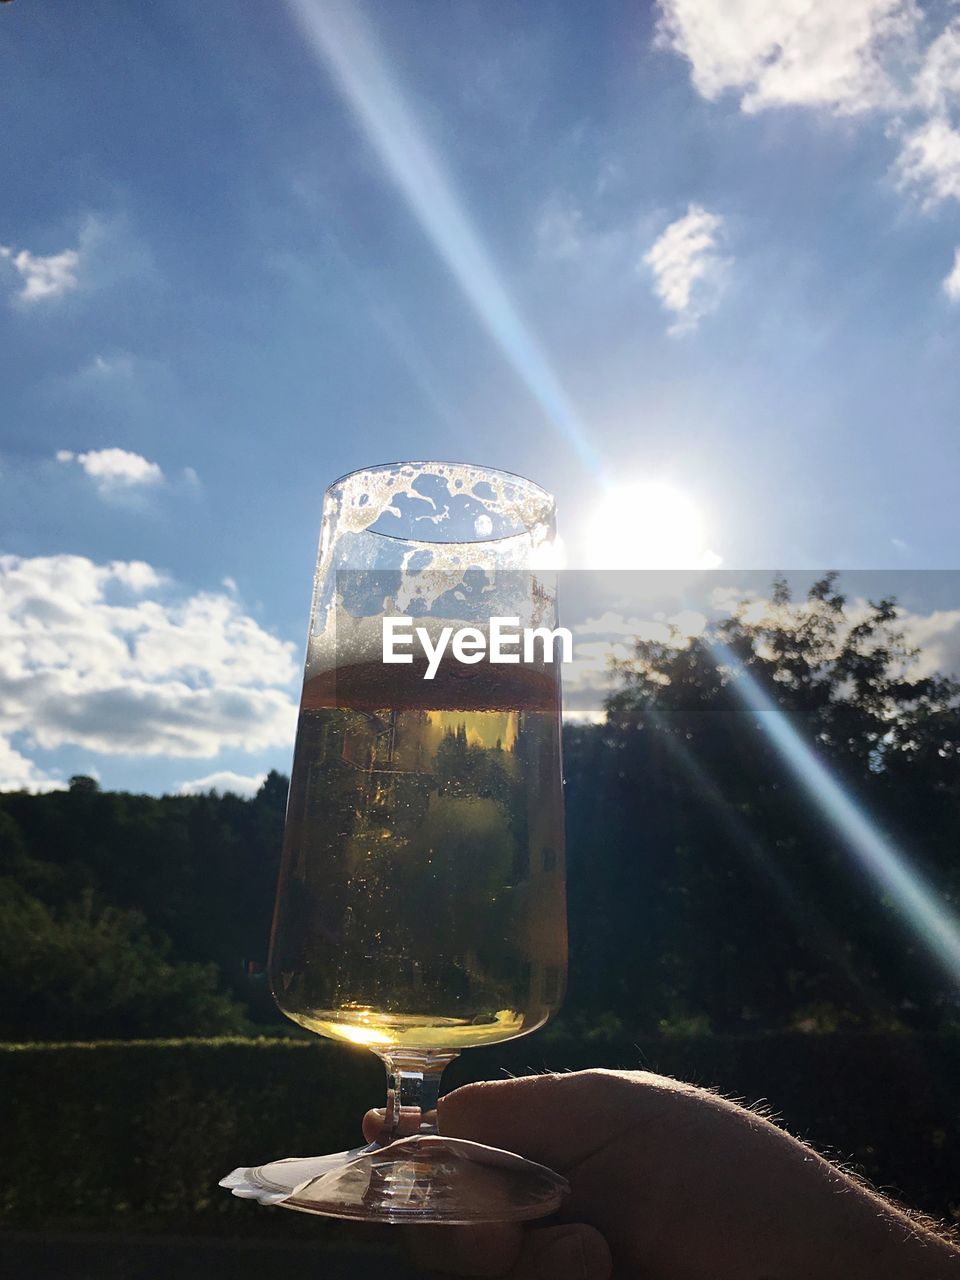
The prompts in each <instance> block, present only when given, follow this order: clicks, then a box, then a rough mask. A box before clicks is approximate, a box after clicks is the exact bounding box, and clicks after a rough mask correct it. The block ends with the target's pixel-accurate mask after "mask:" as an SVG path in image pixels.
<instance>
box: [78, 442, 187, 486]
mask: <svg viewBox="0 0 960 1280" xmlns="http://www.w3.org/2000/svg"><path fill="white" fill-rule="evenodd" d="M56 456H57V461H58V462H76V463H77V464H78V465H79V466H81V467H82V468H83V470H84V471H85V472H86V473H87V475H88V476H90V478H91V479H92V480H95V481H96V483H97V488H98V489H100V491H101V492H104V491H108V490H113V489H126V488H130V487H132V486H136V485H155V484H160V483H161V481H162V480H163V471H162V470H161V468H160V467H159V466H158V465H157V464H156V463H155V462H150V461H149V460H148V459H147V458H144V457H141V455H140V454H139V453H130V452H129V451H128V450H127V449H94V450H91V451H90V452H89V453H73V452H72V451H71V450H70V449H59V450H58V451H57V455H56Z"/></svg>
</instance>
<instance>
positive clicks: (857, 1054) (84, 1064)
mask: <svg viewBox="0 0 960 1280" xmlns="http://www.w3.org/2000/svg"><path fill="white" fill-rule="evenodd" d="M587 1066H612V1067H624V1068H640V1067H642V1068H644V1069H648V1070H658V1071H661V1072H664V1073H666V1074H670V1075H675V1076H678V1077H681V1078H684V1079H688V1080H693V1081H695V1082H697V1083H701V1084H707V1085H712V1086H716V1087H718V1088H720V1089H721V1090H723V1091H724V1092H725V1093H728V1094H731V1095H733V1096H737V1097H742V1098H746V1099H747V1100H749V1101H751V1102H755V1101H759V1100H765V1101H766V1102H767V1103H768V1104H769V1105H770V1107H771V1108H772V1109H773V1111H774V1112H775V1113H776V1114H777V1115H778V1116H779V1117H780V1118H781V1119H782V1121H783V1123H784V1124H785V1125H786V1126H787V1127H788V1128H789V1129H790V1130H791V1131H792V1132H794V1133H797V1134H799V1135H800V1136H802V1137H804V1138H807V1139H808V1140H810V1141H811V1142H813V1143H814V1144H815V1145H816V1146H817V1147H818V1148H819V1149H820V1150H824V1151H826V1152H827V1154H829V1155H831V1156H833V1157H834V1158H839V1159H841V1160H843V1161H844V1162H845V1163H847V1164H849V1165H852V1166H853V1167H855V1168H857V1169H858V1170H859V1171H860V1172H862V1173H864V1174H865V1175H866V1176H867V1177H868V1178H869V1179H870V1180H871V1181H872V1182H874V1183H875V1184H877V1185H880V1186H882V1187H884V1188H886V1189H888V1190H890V1191H892V1192H893V1193H895V1194H896V1195H898V1196H899V1197H900V1198H901V1199H903V1200H904V1201H906V1202H907V1203H908V1204H910V1205H912V1206H914V1207H916V1208H920V1209H924V1210H927V1211H928V1212H931V1213H933V1214H935V1215H937V1216H938V1217H941V1218H949V1217H951V1216H952V1217H954V1218H958V1217H960V1090H958V1089H957V1084H958V1083H960V1039H957V1038H949V1037H944V1038H935V1037H922V1036H913V1035H866V1034H865V1035H850V1034H842V1035H841V1034H834V1035H823V1036H803V1035H771V1036H765V1037H757V1038H753V1039H748V1038H723V1037H670V1038H663V1039H659V1040H656V1041H650V1040H643V1041H629V1040H620V1041H616V1042H612V1041H606V1042H604V1041H601V1040H596V1039H591V1040H580V1041H577V1042H574V1041H569V1040H563V1041H561V1040H556V1039H555V1040H553V1041H551V1040H550V1038H549V1035H546V1036H545V1035H542V1034H541V1035H538V1036H534V1037H532V1038H531V1039H529V1040H520V1041H516V1042H513V1043H510V1044H504V1045H499V1046H493V1047H491V1048H488V1049H477V1050H472V1051H470V1052H469V1053H467V1054H465V1055H464V1056H463V1057H462V1058H461V1059H460V1060H459V1061H458V1062H456V1063H454V1064H453V1065H452V1066H451V1068H450V1069H449V1071H448V1076H449V1085H450V1086H451V1087H452V1086H453V1085H455V1084H460V1083H463V1082H464V1081H466V1080H469V1079H481V1078H493V1077H495V1076H497V1075H499V1074H502V1073H503V1072H504V1071H508V1072H511V1073H514V1074H519V1073H522V1072H524V1071H527V1070H543V1069H550V1070H564V1069H577V1068H582V1067H587ZM382 1095H383V1072H382V1068H381V1066H380V1064H379V1062H378V1061H377V1060H376V1059H375V1058H374V1057H373V1055H372V1054H368V1053H365V1052H360V1051H355V1050H354V1051H352V1050H350V1049H348V1048H346V1047H343V1046H338V1045H333V1044H327V1043H323V1042H312V1041H301V1040H267V1039H262V1040H242V1039H222V1040H160V1041H131V1042H104V1043H97V1044H64V1045H55V1044H34V1045H19V1046H16V1045H0V1132H2V1133H3V1134H4V1178H3V1181H2V1186H0V1220H2V1221H3V1223H4V1224H5V1225H8V1226H16V1227H21V1228H31V1229H36V1228H38V1227H43V1228H47V1229H49V1228H51V1227H54V1226H55V1227H64V1226H69V1227H87V1226H90V1227H94V1226H95V1227H96V1228H97V1229H103V1228H104V1227H105V1226H109V1227H110V1228H119V1229H123V1228H124V1227H127V1228H129V1227H132V1226H136V1227H137V1228H141V1227H142V1226H143V1225H144V1223H155V1224H158V1225H163V1224H176V1225H177V1227H178V1229H179V1228H183V1227H184V1226H188V1227H190V1228H192V1229H195V1230H203V1231H208V1230H213V1231H216V1230H218V1229H229V1230H231V1231H234V1230H236V1229H238V1228H240V1229H256V1230H258V1231H260V1230H261V1229H262V1228H263V1226H264V1225H265V1223H266V1221H267V1219H271V1220H275V1219H276V1218H277V1216H278V1215H276V1214H270V1213H267V1211H265V1210H262V1209H259V1207H257V1206H254V1205H251V1204H249V1203H245V1202H239V1201H237V1200H236V1199H234V1198H233V1197H231V1196H229V1195H228V1194H227V1193H226V1192H224V1191H222V1190H220V1189H219V1188H218V1187H217V1185H216V1184H217V1180H218V1179H219V1178H220V1177H221V1176H222V1175H223V1174H224V1173H226V1172H227V1171H228V1170H229V1169H231V1168H233V1167H234V1166H235V1165H239V1164H254V1163H259V1162H261V1161H264V1160H267V1159H270V1158H271V1157H275V1156H280V1155H297V1154H300V1155H304V1154H313V1153H318V1152H323V1151H335V1150H339V1149H342V1148H344V1147H347V1146H352V1145H354V1144H355V1143H356V1142H357V1141H358V1137H359V1121H360V1117H361V1116H362V1114H363V1112H364V1111H365V1110H366V1108H367V1107H369V1106H373V1105H379V1103H380V1102H381V1099H382ZM279 1217H280V1218H282V1219H283V1221H282V1222H281V1223H280V1224H279V1228H280V1229H281V1230H283V1231H284V1232H290V1231H294V1230H297V1229H298V1227H296V1226H295V1225H294V1223H295V1221H299V1223H300V1227H299V1229H303V1221H304V1220H302V1219H300V1215H292V1214H283V1215H279ZM307 1221H309V1220H307Z"/></svg>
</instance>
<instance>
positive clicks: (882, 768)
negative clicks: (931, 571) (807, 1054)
mask: <svg viewBox="0 0 960 1280" xmlns="http://www.w3.org/2000/svg"><path fill="white" fill-rule="evenodd" d="M914 657H915V655H914V653H913V651H912V650H911V648H910V647H909V645H908V644H907V643H906V641H905V638H904V635H903V632H902V629H901V627H900V625H899V623H898V612H897V609H896V605H895V602H894V601H893V600H880V601H877V602H875V603H871V604H870V605H869V606H868V607H867V608H866V609H865V610H864V611H863V612H862V616H861V614H858V615H856V616H853V615H852V613H851V610H850V609H849V607H848V605H847V602H846V600H845V599H844V597H843V595H842V594H841V593H840V592H839V591H838V590H837V587H836V582H835V578H834V577H833V576H828V577H826V578H823V579H821V580H819V581H818V582H816V583H815V584H814V585H813V586H812V587H811V589H810V591H809V592H808V594H807V597H806V599H804V600H802V601H800V602H794V601H792V600H791V598H790V593H789V591H788V588H787V585H786V583H785V582H784V581H782V580H778V581H776V582H775V583H774V587H773V592H772V596H771V599H770V601H769V602H768V604H767V605H766V606H765V607H758V605H757V603H756V602H752V603H745V604H743V605H742V606H741V607H740V608H739V609H738V610H737V611H736V612H735V613H734V615H733V616H732V617H730V618H729V619H727V620H726V621H723V622H721V623H719V624H717V625H716V626H712V627H710V628H708V630H707V631H706V633H705V634H704V635H702V636H700V637H698V638H695V639H692V640H689V641H685V640H683V639H682V638H681V637H680V636H678V635H675V636H673V637H672V639H671V640H670V641H668V642H659V641H649V640H642V641H638V642H637V643H636V645H635V647H634V654H633V656H632V657H631V658H630V659H629V660H627V661H625V662H622V663H620V664H619V665H618V671H619V674H620V677H621V681H622V684H621V687H620V688H619V689H618V690H617V692H616V693H614V694H613V696H612V697H611V698H610V699H609V701H608V705H607V724H606V726H604V727H602V728H600V729H598V730H595V731H586V732H582V733H581V735H580V740H578V737H577V736H573V740H572V742H571V735H568V738H567V745H568V753H567V754H568V770H567V771H568V775H570V777H571V784H570V791H571V794H570V817H571V835H572V839H571V846H572V862H573V867H572V876H573V878H574V880H575V881H579V883H578V884H576V885H575V887H573V888H572V889H571V902H572V903H573V904H574V907H573V910H574V917H575V919H574V924H575V929H574V941H575V943H579V942H583V943H584V945H585V948H586V951H587V954H588V955H589V956H591V960H590V963H591V966H592V970H593V972H595V973H597V974H602V973H603V971H604V970H605V969H609V970H615V971H616V972H617V975H618V978H617V981H616V984H615V988H616V989H615V990H614V992H613V996H614V1001H615V1003H616V1006H617V1007H618V1008H620V1009H622V1010H624V1012H625V1013H629V1012H631V1006H632V1013H631V1016H632V1017H633V1018H634V1019H635V1020H639V1021H640V1022H641V1023H643V1024H646V1023H648V1022H650V1021H654V1022H656V1021H660V1022H663V1023H667V1024H669V1023H670V1022H671V1021H674V1022H677V1021H679V1022H681V1023H682V1022H683V1021H684V1020H686V1021H687V1022H688V1023H689V1021H690V1020H691V1019H693V1020H695V1021H697V1020H699V1021H704V1020H706V1021H709V1024H710V1025H711V1026H712V1027H714V1028H715V1029H717V1030H733V1029H740V1028H743V1027H745V1026H753V1027H771V1026H782V1025H785V1024H786V1025H796V1024H803V1025H834V1024H836V1023H838V1022H853V1023H857V1024H860V1025H888V1026H889V1025H901V1024H903V1023H905V1022H913V1023H921V1024H923V1025H935V1024H937V1023H938V1022H939V1021H940V1020H941V1018H942V1017H943V1016H944V1014H945V1013H949V1011H951V1010H952V1009H953V1008H954V1007H955V1003H954V1002H955V993H954V988H953V986H952V985H951V983H950V981H949V980H948V979H947V977H946V975H945V974H944V972H943V971H942V970H941V969H939V968H938V967H937V966H936V965H935V964H934V963H933V962H932V961H931V959H930V956H929V953H928V952H927V951H926V950H925V949H924V948H923V946H922V945H921V943H920V940H919V939H918V937H917V935H916V932H915V929H914V928H913V927H912V926H910V925H909V924H907V923H905V920H904V915H903V913H902V910H901V906H902V904H901V903H898V902H896V901H891V900H888V899H887V898H885V897H884V895H883V894H882V893H881V892H880V891H879V890H878V888H877V886H876V884H875V882H873V881H871V880H870V879H869V878H868V877H865V875H864V872H863V869H862V866H861V864H860V863H859V862H858V861H857V860H856V859H855V858H854V857H852V856H851V851H850V848H849V847H848V846H847V844H846V843H845V842H844V840H843V839H842V838H841V837H840V835H839V834H838V832H837V830H836V828H835V826H834V825H833V824H832V823H831V821H830V819H829V815H828V814H827V813H826V812H824V811H823V810H822V809H821V808H820V807H819V806H817V805H815V804H813V803H811V801H810V800H809V799H808V798H807V797H806V796H805V794H804V793H803V792H802V790H801V789H800V788H799V787H798V786H797V783H796V779H795V778H794V777H793V775H792V774H791V772H790V770H789V768H788V767H787V766H786V765H785V764H784V762H783V760H782V759H781V757H780V756H779V755H778V754H777V752H776V751H775V750H774V749H773V747H772V744H771V739H770V736H769V734H768V733H767V732H766V729H765V726H764V725H763V724H762V723H760V721H759V720H758V717H757V714H756V712H755V710H752V709H751V704H750V702H749V701H746V700H744V698H743V696H742V692H741V690H742V683H743V681H744V680H745V679H751V680H753V681H755V682H756V685H757V687H759V688H760V689H761V690H762V691H763V692H764V695H765V696H766V698H767V699H768V703H769V705H770V706H772V707H774V708H776V712H777V713H778V714H779V715H781V716H782V717H784V718H785V720H786V722H787V723H788V724H790V725H791V726H792V728H793V730H794V731H795V732H796V733H797V735H799V738H800V739H801V740H802V741H804V742H805V743H807V744H809V745H810V746H811V747H812V748H813V750H814V751H815V752H816V754H817V756H818V757H819V758H820V759H821V760H822V761H824V762H825V763H826V764H827V765H828V766H829V768H830V769H831V770H832V772H833V773H834V775H835V776H836V777H837V778H839V779H840V780H841V781H842V783H843V785H844V786H845V787H846V788H847V789H848V792H849V794H850V795H852V796H853V797H854V798H855V800H856V803H858V804H859V805H860V806H862V809H863V810H864V811H865V812H869V814H870V815H871V818H872V820H873V821H874V822H875V823H876V824H877V827H878V830H880V831H881V832H882V833H883V834H884V835H885V836H886V837H888V838H889V839H891V841H892V843H893V844H895V845H897V846H898V847H901V848H902V849H903V850H904V851H905V854H904V856H905V857H907V858H909V861H910V863H911V864H912V865H913V866H914V867H915V868H917V869H918V870H920V871H921V872H922V873H923V874H924V876H925V877H926V878H927V879H928V881H929V882H930V884H931V885H932V886H933V889H934V890H935V891H936V892H937V893H939V895H940V896H941V898H942V900H943V901H944V902H945V903H949V902H950V901H954V900H956V897H957V891H958V888H960V880H958V875H957V867H956V858H955V849H956V842H957V836H958V826H960V824H958V815H960V713H958V694H960V686H958V685H957V684H956V683H955V682H954V681H952V680H950V679H947V678H945V677H943V676H935V677H924V678H919V677H916V676H912V675H911V667H912V663H913V660H914ZM588 754H589V755H591V756H592V757H593V760H592V762H591V765H590V769H589V773H590V780H589V783H588V782H586V780H585V779H584V778H582V777H580V778H578V772H579V770H580V769H581V768H582V767H583V766H582V765H581V760H583V759H584V757H585V756H587V755H588ZM571 765H573V767H572V768H571ZM584 809H585V810H586V811H587V812H588V813H589V815H590V816H589V817H586V816H585V813H584ZM921 819H922V822H921ZM588 833H590V834H592V835H593V837H594V841H595V847H596V846H602V847H604V848H606V849H608V850H609V851H610V855H611V856H610V858H609V860H608V861H607V864H606V876H607V880H606V884H605V886H604V887H603V888H602V890H600V891H599V892H598V891H597V889H596V888H594V889H593V890H592V891H591V890H589V889H588V890H587V894H588V898H587V902H586V903H584V904H581V903H580V902H579V901H578V893H579V892H580V891H581V890H582V889H583V888H584V885H583V879H584V877H582V872H581V870H580V868H579V867H578V865H577V852H576V841H577V840H578V839H582V838H589V835H588ZM597 833H601V834H599V835H598V834H597ZM594 870H595V868H594ZM581 912H583V913H589V918H582V919H579V920H578V919H577V918H576V917H577V916H580V915H581ZM578 935H579V936H578ZM585 935H586V936H585ZM605 939H609V941H608V942H606V944H605V943H604V940H605ZM575 951H576V947H575ZM614 952H615V955H614V954H612V953H614ZM572 990H576V991H577V994H578V998H580V999H584V998H585V997H586V996H588V995H589V992H588V991H584V990H583V989H581V988H580V987H579V985H578V983H576V982H575V983H574V984H572Z"/></svg>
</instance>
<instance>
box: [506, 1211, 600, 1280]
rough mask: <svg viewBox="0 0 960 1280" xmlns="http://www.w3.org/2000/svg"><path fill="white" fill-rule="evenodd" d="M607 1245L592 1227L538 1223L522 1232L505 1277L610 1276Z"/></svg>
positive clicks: (561, 1279)
mask: <svg viewBox="0 0 960 1280" xmlns="http://www.w3.org/2000/svg"><path fill="white" fill-rule="evenodd" d="M612 1270H613V1263H612V1261H611V1258H610V1248H609V1246H608V1244H607V1242H606V1240H605V1239H604V1238H603V1236H602V1235H601V1234H600V1232H599V1231H596V1230H594V1228H593V1227H588V1226H585V1225H583V1224H582V1223H577V1224H576V1225H575V1226H564V1227H541V1228H538V1229H536V1230H533V1231H528V1232H527V1233H526V1235H525V1236H524V1240H523V1247H522V1249H521V1251H520V1257H519V1258H518V1259H517V1263H516V1265H515V1266H514V1268H513V1270H512V1271H511V1272H510V1274H509V1277H508V1280H610V1275H611V1272H612Z"/></svg>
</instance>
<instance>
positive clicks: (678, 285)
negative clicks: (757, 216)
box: [643, 204, 732, 335]
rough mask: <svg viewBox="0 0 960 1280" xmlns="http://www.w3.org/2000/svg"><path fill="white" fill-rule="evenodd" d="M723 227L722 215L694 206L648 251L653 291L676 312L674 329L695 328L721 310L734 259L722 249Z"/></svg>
mask: <svg viewBox="0 0 960 1280" xmlns="http://www.w3.org/2000/svg"><path fill="white" fill-rule="evenodd" d="M723 229H724V222H723V218H722V217H721V216H720V215H719V214H717V213H708V212H707V210H706V209H704V208H703V207H702V206H701V205H698V204H691V205H690V207H689V208H688V210H687V212H686V214H685V215H684V216H683V217H682V218H678V219H677V220H676V222H671V223H670V225H669V226H668V227H667V229H666V230H665V231H664V232H663V234H662V235H661V236H660V237H659V239H658V240H656V241H655V243H654V244H653V246H652V247H651V248H650V249H649V251H648V252H647V253H646V254H644V257H643V261H644V263H645V264H646V265H647V266H648V267H649V268H650V270H651V271H652V272H653V277H654V285H653V288H654V292H655V293H656V295H657V297H658V298H659V299H660V302H661V304H662V305H663V307H664V309H665V310H667V311H670V312H672V313H673V314H674V316H676V320H675V321H674V323H673V324H672V325H671V326H670V329H669V330H668V332H669V333H671V334H674V335H679V334H683V333H689V332H691V331H692V330H693V329H696V327H697V325H698V323H699V322H700V320H701V319H702V318H703V317H704V316H705V315H708V314H709V313H710V312H711V311H713V310H715V309H716V306H717V304H718V302H719V300H720V296H721V294H722V293H723V290H724V287H725V285H726V280H727V275H728V272H729V269H730V266H731V263H732V260H731V259H730V258H724V257H723V256H721V254H720V253H718V252H717V247H718V243H719V239H720V237H721V235H722V233H723Z"/></svg>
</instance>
